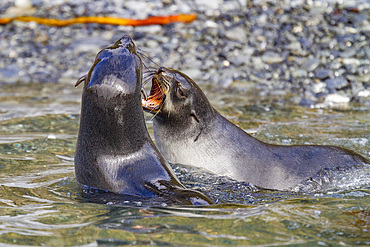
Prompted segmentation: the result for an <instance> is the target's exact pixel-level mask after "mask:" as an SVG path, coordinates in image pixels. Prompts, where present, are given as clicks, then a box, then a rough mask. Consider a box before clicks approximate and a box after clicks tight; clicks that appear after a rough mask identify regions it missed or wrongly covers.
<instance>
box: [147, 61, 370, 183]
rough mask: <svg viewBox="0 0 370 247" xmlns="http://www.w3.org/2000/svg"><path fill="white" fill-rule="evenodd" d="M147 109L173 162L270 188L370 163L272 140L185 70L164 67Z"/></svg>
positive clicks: (157, 137)
mask: <svg viewBox="0 0 370 247" xmlns="http://www.w3.org/2000/svg"><path fill="white" fill-rule="evenodd" d="M142 105H143V107H144V110H146V111H149V112H151V113H155V117H154V122H153V127H154V136H155V141H156V144H157V147H158V148H159V150H160V151H161V153H162V155H163V156H164V157H165V158H166V159H167V160H169V161H171V162H173V163H180V164H185V165H193V166H198V167H202V168H206V169H208V170H210V171H211V172H214V173H216V174H218V175H227V176H229V177H231V178H233V179H236V180H238V181H246V182H250V183H253V184H254V185H257V186H259V187H262V188H266V189H277V190H289V189H292V188H294V187H295V186H296V185H297V184H299V183H300V182H302V181H303V180H306V179H309V178H312V177H313V176H315V175H316V174H317V173H318V172H319V171H321V170H323V169H336V168H349V167H353V166H357V165H361V164H364V163H366V164H368V163H370V162H369V160H367V159H366V158H364V157H362V156H360V155H358V154H356V153H355V152H353V151H350V150H347V149H343V148H339V147H334V146H314V145H311V146H310V145H292V146H281V145H271V144H267V143H264V142H262V141H259V140H257V139H255V138H253V137H252V136H250V135H249V134H247V133H245V132H244V131H243V130H241V129H240V128H238V127H237V126H235V125H234V124H232V123H231V122H229V121H228V120H227V119H225V118H224V117H223V116H221V115H220V114H219V113H218V112H217V111H216V110H215V109H214V108H213V107H212V106H211V104H210V103H209V101H208V100H207V98H206V96H205V95H204V93H203V92H202V90H201V89H200V88H199V87H198V86H197V85H196V83H195V82H194V81H193V80H192V79H190V78H189V77H188V76H186V75H185V74H183V73H181V72H179V71H177V70H174V69H167V68H163V67H162V68H160V69H159V70H158V71H157V72H156V73H155V75H154V76H153V79H152V88H151V92H150V95H149V97H148V98H147V100H145V99H142Z"/></svg>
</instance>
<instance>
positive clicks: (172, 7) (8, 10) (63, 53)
mask: <svg viewBox="0 0 370 247" xmlns="http://www.w3.org/2000/svg"><path fill="white" fill-rule="evenodd" d="M180 13H183V14H190V13H196V14H197V18H196V20H195V21H193V22H191V23H186V24H185V23H172V24H168V25H163V26H162V25H151V26H140V27H131V26H112V25H99V24H77V25H71V26H67V27H52V26H44V25H39V24H36V23H34V22H28V23H25V22H18V21H15V22H12V23H9V24H7V25H1V26H0V47H1V50H0V85H1V84H17V83H23V84H24V83H26V84H27V83H30V84H31V83H70V84H71V85H73V84H74V83H75V81H76V80H77V78H79V77H80V76H82V75H84V74H86V73H87V71H88V69H89V68H90V66H91V64H92V62H93V60H94V57H95V55H96V53H97V52H98V51H99V50H100V49H102V48H104V47H106V46H109V45H110V44H112V43H113V42H114V41H115V40H117V39H118V38H120V37H121V36H123V35H124V34H128V35H130V36H131V37H132V38H133V39H134V41H135V43H136V45H137V46H138V47H139V49H140V51H141V52H142V53H143V54H146V56H148V57H149V58H150V60H148V61H149V62H148V64H147V66H149V67H155V66H157V65H161V66H166V67H173V68H176V69H178V70H181V71H183V72H184V73H186V74H188V75H189V76H190V77H191V78H192V79H194V80H195V81H196V82H197V83H198V84H200V85H203V84H207V85H211V86H212V87H214V88H224V89H228V88H236V89H237V90H241V91H246V93H253V94H256V93H258V95H259V96H260V97H267V98H268V97H279V96H280V95H282V96H284V95H291V97H289V99H288V100H287V101H288V102H289V103H293V104H299V105H303V106H307V107H332V106H337V105H346V104H349V103H352V102H353V103H361V104H363V105H366V106H369V105H370V23H369V22H370V20H369V13H370V3H369V2H368V1H366V0H357V1H341V0H325V1H313V0H306V1H303V0H290V1H289V0H286V1H276V2H275V1H247V0H230V1H227V0H216V1H209V0H208V1H207V0H195V1H187V0H181V1H177V0H150V1H123V0H108V1H92V2H91V1H87V0H83V1H77V0H56V1H43V0H18V1H10V0H4V1H3V2H2V4H1V6H0V17H1V18H5V17H9V16H21V15H27V16H36V17H45V18H56V19H67V18H73V17H79V16H112V17H122V18H131V19H145V18H147V17H149V16H167V15H176V14H180ZM155 64H157V65H155Z"/></svg>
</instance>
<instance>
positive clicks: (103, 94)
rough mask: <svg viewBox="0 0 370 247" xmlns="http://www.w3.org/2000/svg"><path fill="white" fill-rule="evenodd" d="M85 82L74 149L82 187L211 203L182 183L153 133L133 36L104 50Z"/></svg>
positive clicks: (129, 194)
mask: <svg viewBox="0 0 370 247" xmlns="http://www.w3.org/2000/svg"><path fill="white" fill-rule="evenodd" d="M83 81H84V82H85V83H84V88H83V93H82V106H81V119H80V129H79V133H78V140H77V146H76V153H75V174H76V178H77V181H78V182H79V183H80V184H81V185H84V186H88V187H92V188H96V189H101V190H105V191H110V192H114V193H118V194H122V195H128V196H134V197H139V198H156V199H153V201H156V200H162V199H163V201H165V202H166V203H171V204H187V205H208V204H212V202H211V201H210V200H209V199H208V198H207V197H206V196H204V195H203V194H201V193H200V192H197V191H193V190H189V189H186V188H185V186H183V185H182V184H181V183H180V182H179V180H178V179H177V178H176V176H175V174H174V172H173V170H172V169H171V167H170V166H169V165H168V163H167V161H166V160H165V159H164V158H163V157H162V155H161V154H160V153H159V151H158V150H157V148H156V147H155V145H154V144H153V141H152V140H151V138H150V136H149V134H148V131H147V129H146V125H145V119H144V113H143V109H142V106H141V101H140V98H141V89H142V61H141V58H140V56H138V54H137V53H136V48H135V44H134V43H133V41H132V40H131V38H130V37H129V36H124V37H123V38H121V39H120V40H118V41H117V42H116V43H115V44H114V45H113V46H111V47H108V48H105V49H103V50H101V51H100V52H99V53H98V54H97V56H96V58H95V62H94V64H93V66H92V67H91V69H90V71H89V72H88V74H87V75H86V76H83V77H81V78H80V79H79V80H78V81H77V83H76V86H77V85H78V84H80V83H81V82H83ZM123 198H124V197H123ZM158 198H159V199H158Z"/></svg>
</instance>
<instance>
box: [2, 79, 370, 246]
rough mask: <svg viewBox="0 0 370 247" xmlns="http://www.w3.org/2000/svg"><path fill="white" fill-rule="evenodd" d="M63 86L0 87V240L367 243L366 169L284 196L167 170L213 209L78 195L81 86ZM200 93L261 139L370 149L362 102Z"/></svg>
mask: <svg viewBox="0 0 370 247" xmlns="http://www.w3.org/2000/svg"><path fill="white" fill-rule="evenodd" d="M72 84H73V83H71V84H57V85H53V84H40V85H39V84H32V85H22V84H19V85H16V86H9V85H3V86H1V87H0V123H1V124H0V173H1V176H0V245H5V244H6V245H8V246H13V245H14V246H20V245H26V246H33V245H35V246H36V245H37V246H38V245H45V246H75V245H85V246H96V245H102V246H117V245H160V246H162V245H174V244H176V245H178V246H191V245H194V246H200V245H205V246H215V245H216V246H223V245H225V246H230V245H243V246H245V245H257V246H266V245H267V246H271V245H292V246H296V245H302V246H317V245H323V246H325V245H328V246H339V245H357V244H358V245H366V244H370V237H369V228H368V226H369V223H370V222H369V218H370V209H369V205H370V169H369V168H368V167H366V168H364V169H361V170H357V171H353V172H351V173H350V174H346V175H342V176H339V177H338V178H337V180H336V181H332V183H331V184H330V186H322V187H321V188H318V189H317V190H316V191H314V192H312V193H293V192H289V193H288V192H274V191H264V190H260V189H258V188H255V187H253V186H251V185H249V184H246V183H245V184H243V183H235V182H234V181H232V180H230V179H227V178H223V177H217V176H215V175H212V174H208V173H205V172H203V171H199V170H196V169H193V168H189V167H184V166H179V165H174V168H175V171H176V173H177V174H178V176H179V178H180V179H181V181H182V182H183V183H184V184H186V185H187V186H188V187H192V188H195V189H199V190H202V191H203V192H205V193H207V194H208V195H209V196H210V197H211V198H212V199H214V200H215V201H216V202H217V205H215V206H211V207H202V208H199V207H169V206H166V205H163V206H161V207H150V206H149V205H148V204H147V203H141V202H135V201H131V202H122V203H118V204H116V203H112V202H110V201H107V202H105V203H100V204H97V203H90V202H86V200H85V198H84V195H83V191H82V190H81V189H80V188H79V187H78V185H77V183H76V180H75V178H74V167H73V156H74V146H75V143H76V138H77V131H78V121H79V111H80V97H81V96H80V93H81V88H77V89H75V88H74V87H73V85H72ZM205 88H207V87H205ZM207 96H208V97H209V98H210V100H211V102H212V103H213V104H214V105H215V107H216V108H217V109H219V110H220V111H221V112H222V113H223V114H224V115H226V116H227V117H228V118H229V119H231V120H232V121H233V122H234V123H237V124H238V125H239V126H241V127H242V128H243V129H245V130H247V131H248V132H249V133H251V134H252V135H254V136H255V137H257V138H259V139H261V140H264V141H266V142H270V143H276V144H330V145H338V146H342V147H346V148H349V149H352V150H356V151H357V152H358V153H360V154H362V155H364V156H365V157H368V158H369V156H370V142H369V140H370V115H369V109H368V108H366V107H364V106H361V105H350V106H349V108H346V109H339V110H329V109H309V108H302V107H299V106H291V105H290V104H289V100H286V101H284V100H283V101H282V100H280V101H279V102H277V101H276V100H274V99H271V98H270V99H260V98H259V97H258V96H257V94H256V92H254V91H247V92H243V91H242V90H214V89H210V88H207ZM280 98H284V97H280ZM146 117H147V123H148V127H149V131H150V133H151V134H152V130H151V120H150V116H149V115H147V116H146Z"/></svg>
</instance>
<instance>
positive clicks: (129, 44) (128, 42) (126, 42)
mask: <svg viewBox="0 0 370 247" xmlns="http://www.w3.org/2000/svg"><path fill="white" fill-rule="evenodd" d="M115 46H118V47H122V48H127V49H129V50H134V51H136V47H135V43H134V41H132V39H131V37H130V36H128V35H125V36H123V37H122V38H121V39H119V40H118V41H117V42H116V43H115Z"/></svg>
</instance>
